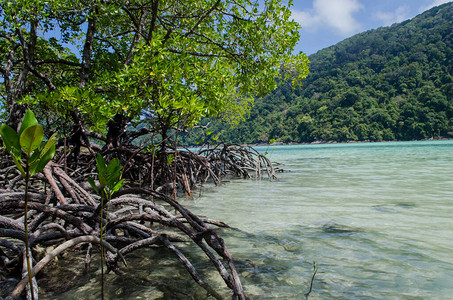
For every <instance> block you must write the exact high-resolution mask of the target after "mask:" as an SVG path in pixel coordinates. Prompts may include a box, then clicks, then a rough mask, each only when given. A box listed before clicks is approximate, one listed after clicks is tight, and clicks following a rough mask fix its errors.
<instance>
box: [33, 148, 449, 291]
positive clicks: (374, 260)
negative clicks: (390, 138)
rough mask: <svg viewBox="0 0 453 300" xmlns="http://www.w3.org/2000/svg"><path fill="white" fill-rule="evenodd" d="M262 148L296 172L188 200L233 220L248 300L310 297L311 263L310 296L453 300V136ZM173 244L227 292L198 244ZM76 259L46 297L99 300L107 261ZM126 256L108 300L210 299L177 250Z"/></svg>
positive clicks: (229, 240)
mask: <svg viewBox="0 0 453 300" xmlns="http://www.w3.org/2000/svg"><path fill="white" fill-rule="evenodd" d="M258 149H259V150H260V151H263V152H265V151H267V152H268V153H269V154H268V156H269V157H270V158H271V159H272V160H273V161H278V162H281V163H283V165H282V167H283V168H284V169H286V170H288V172H285V173H281V174H279V179H278V180H276V181H272V182H270V181H268V180H266V179H263V180H261V181H257V180H233V181H231V182H228V183H224V184H223V185H221V186H218V187H212V186H206V187H205V188H204V189H203V193H202V196H201V197H200V198H195V199H191V200H184V201H183V204H184V205H186V206H188V207H189V208H190V209H191V210H193V212H195V213H197V214H200V215H205V216H208V217H210V218H212V219H217V220H220V221H224V222H226V223H228V224H229V225H230V226H232V227H234V228H236V229H235V230H231V229H228V230H226V229H220V230H219V231H220V233H221V235H222V236H223V237H224V238H225V240H226V244H227V246H228V248H229V250H230V252H231V253H232V255H233V257H234V258H235V259H236V266H237V268H238V270H239V273H240V276H241V279H242V282H243V285H244V287H245V290H246V293H247V295H248V296H249V297H250V298H251V299H276V298H278V299H305V298H306V297H305V293H307V292H308V290H309V286H310V281H311V277H312V275H313V262H314V261H315V262H316V266H317V267H318V273H317V274H316V276H315V279H314V282H313V291H312V292H311V294H310V295H309V299H452V297H453V141H427V142H392V143H363V144H328V145H298V146H277V147H272V146H271V147H259V148H258ZM177 246H178V247H179V248H180V249H181V251H183V252H184V253H185V254H186V255H188V256H189V258H190V260H191V261H192V262H194V265H195V267H196V268H197V269H198V270H199V271H200V273H201V274H202V275H203V276H204V278H205V279H206V280H207V281H208V282H210V284H211V285H212V286H214V287H216V288H219V289H220V293H222V294H223V295H225V299H230V298H231V293H230V291H229V290H228V289H226V288H225V285H224V283H223V282H222V280H221V279H220V276H219V275H218V273H217V272H216V271H215V268H214V267H213V266H212V265H211V264H210V263H209V262H206V258H205V257H204V256H203V255H202V253H200V252H201V251H199V249H197V248H196V247H193V246H190V245H189V244H184V243H182V244H178V245H177ZM71 257H72V256H71ZM72 259H73V260H74V261H73V260H69V261H68V259H65V260H59V261H58V264H57V265H56V266H53V267H52V268H53V269H54V270H55V271H56V272H57V274H58V275H57V276H55V275H53V276H52V274H50V276H49V277H50V278H49V279H47V283H46V284H45V283H44V281H45V280H43V279H42V281H43V283H42V284H41V285H40V287H41V288H42V290H41V298H43V299H65V300H67V299H99V298H100V288H99V286H100V285H99V278H100V270H99V262H98V261H96V262H94V263H93V264H92V269H91V272H90V273H89V274H86V275H83V276H82V275H80V274H79V273H80V271H77V272H79V273H76V272H75V271H72V272H74V273H72V272H71V271H68V270H67V266H68V265H69V266H71V265H74V266H77V268H76V269H77V270H80V269H81V267H80V266H83V264H84V259H85V255H84V252H83V253H80V255H76V256H73V257H72ZM94 259H98V256H95V257H94ZM127 260H128V263H129V267H128V268H127V269H125V270H124V271H125V272H126V275H124V276H117V275H114V274H108V275H107V276H106V293H107V297H106V299H197V300H198V299H206V292H205V291H204V290H203V289H202V288H200V287H198V286H197V285H196V283H195V282H194V281H193V280H192V279H191V278H190V276H189V275H188V273H187V271H186V270H185V269H184V267H182V266H181V264H180V263H179V262H178V260H177V259H176V257H175V255H174V254H173V253H171V252H169V251H165V250H162V249H150V250H146V251H143V252H137V253H133V254H132V255H128V256H127ZM60 266H61V270H60ZM82 269H83V268H82ZM61 285H63V287H61ZM65 285H68V286H70V288H69V290H68V289H66V288H65ZM59 288H60V289H66V291H65V292H58V289H59ZM209 299H211V298H209Z"/></svg>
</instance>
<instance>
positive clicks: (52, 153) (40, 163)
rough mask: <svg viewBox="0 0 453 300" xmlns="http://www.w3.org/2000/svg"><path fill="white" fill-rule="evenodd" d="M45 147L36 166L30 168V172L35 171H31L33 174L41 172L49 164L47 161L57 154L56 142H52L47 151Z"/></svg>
mask: <svg viewBox="0 0 453 300" xmlns="http://www.w3.org/2000/svg"><path fill="white" fill-rule="evenodd" d="M46 146H47V144H46ZM44 149H46V147H44ZM44 149H43V150H42V152H41V153H40V157H41V158H40V159H39V161H38V162H37V163H36V166H35V167H34V168H33V169H31V170H30V172H31V171H33V172H31V173H32V175H33V174H36V173H38V172H41V171H42V170H43V169H44V167H45V166H46V165H47V163H48V162H49V161H50V160H52V158H53V157H54V156H55V144H52V145H51V146H50V148H47V151H46V152H45V153H43V152H44Z"/></svg>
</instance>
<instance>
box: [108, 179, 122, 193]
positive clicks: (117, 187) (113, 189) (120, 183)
mask: <svg viewBox="0 0 453 300" xmlns="http://www.w3.org/2000/svg"><path fill="white" fill-rule="evenodd" d="M123 181H124V179H121V180H119V181H118V182H117V183H116V184H115V185H114V186H113V188H112V190H111V191H110V192H111V193H112V194H113V193H115V192H117V191H119V189H120V188H121V187H122V186H123Z"/></svg>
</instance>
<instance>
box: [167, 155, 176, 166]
mask: <svg viewBox="0 0 453 300" xmlns="http://www.w3.org/2000/svg"><path fill="white" fill-rule="evenodd" d="M174 159H175V155H174V154H170V155H168V156H167V162H168V164H169V165H171V163H172V162H173V160H174Z"/></svg>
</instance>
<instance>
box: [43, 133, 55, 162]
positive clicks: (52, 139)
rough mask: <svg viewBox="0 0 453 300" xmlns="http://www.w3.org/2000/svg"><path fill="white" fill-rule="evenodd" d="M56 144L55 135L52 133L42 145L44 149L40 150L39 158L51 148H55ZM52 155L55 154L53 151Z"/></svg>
mask: <svg viewBox="0 0 453 300" xmlns="http://www.w3.org/2000/svg"><path fill="white" fill-rule="evenodd" d="M56 143H57V134H56V133H54V134H53V135H52V136H51V137H50V138H49V139H48V140H47V142H46V144H45V145H44V148H43V149H42V150H41V157H43V156H44V155H45V154H46V153H47V152H48V151H49V150H50V148H52V146H55V144H56ZM54 154H55V150H54ZM52 158H53V157H52Z"/></svg>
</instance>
